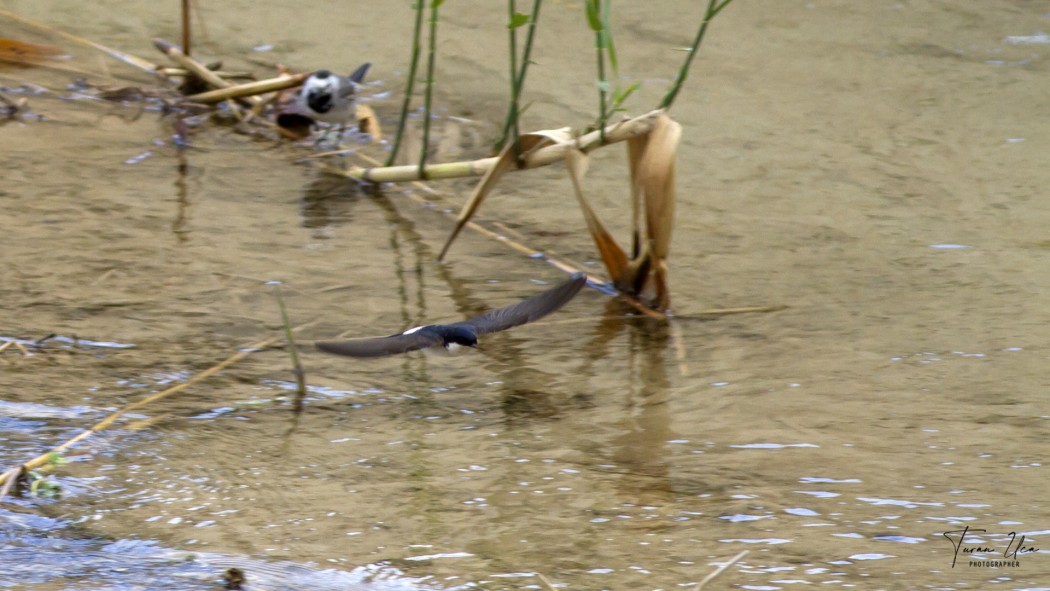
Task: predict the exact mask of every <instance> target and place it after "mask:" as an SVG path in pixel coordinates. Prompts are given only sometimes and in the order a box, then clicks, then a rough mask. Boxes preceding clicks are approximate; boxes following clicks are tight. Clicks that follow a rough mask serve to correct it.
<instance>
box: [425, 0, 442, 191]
mask: <svg viewBox="0 0 1050 591" xmlns="http://www.w3.org/2000/svg"><path fill="white" fill-rule="evenodd" d="M444 2H445V0H430V32H429V39H428V42H429V43H428V47H427V85H426V92H425V93H424V96H423V148H422V149H421V150H420V152H419V174H420V177H421V178H424V179H425V178H427V177H426V165H427V152H428V151H429V149H430V120H431V118H432V117H431V111H430V109H431V101H432V99H433V96H434V60H435V57H436V56H437V24H438V9H439V8H441V5H442V4H443V3H444Z"/></svg>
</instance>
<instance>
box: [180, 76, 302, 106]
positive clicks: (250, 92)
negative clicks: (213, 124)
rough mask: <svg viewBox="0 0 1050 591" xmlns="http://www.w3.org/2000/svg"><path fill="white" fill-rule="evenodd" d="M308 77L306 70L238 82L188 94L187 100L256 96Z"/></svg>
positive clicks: (296, 84) (299, 81)
mask: <svg viewBox="0 0 1050 591" xmlns="http://www.w3.org/2000/svg"><path fill="white" fill-rule="evenodd" d="M307 77H309V74H308V73H305V72H304V73H300V74H292V75H289V74H281V75H280V76H277V77H276V78H268V79H266V80H257V81H255V82H248V83H245V84H238V85H236V86H228V87H226V88H219V89H216V90H209V91H208V92H201V93H198V94H191V95H190V96H187V97H186V99H185V100H187V101H189V102H193V103H204V104H211V103H218V102H221V101H224V100H227V99H233V98H240V97H245V96H255V95H258V94H263V93H266V92H274V91H277V90H284V89H285V88H292V87H293V86H299V85H300V84H302V83H303V82H304V81H305V80H306V79H307Z"/></svg>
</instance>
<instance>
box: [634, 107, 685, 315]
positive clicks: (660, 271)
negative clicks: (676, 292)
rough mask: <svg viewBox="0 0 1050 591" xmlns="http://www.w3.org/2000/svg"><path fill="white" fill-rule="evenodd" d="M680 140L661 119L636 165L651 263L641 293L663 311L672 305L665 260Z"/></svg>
mask: <svg viewBox="0 0 1050 591" xmlns="http://www.w3.org/2000/svg"><path fill="white" fill-rule="evenodd" d="M681 137H682V126H681V125H679V124H678V123H677V122H675V121H673V120H671V118H670V117H668V116H667V115H666V114H663V115H661V116H660V117H658V118H657V120H656V125H655V126H654V127H653V130H652V131H651V132H650V133H649V142H648V144H647V145H646V148H645V151H644V154H643V155H642V158H641V162H640V163H639V165H638V179H637V180H638V182H639V183H640V185H641V190H642V195H643V199H644V201H645V227H646V236H647V239H648V240H647V243H648V246H649V255H650V257H651V259H652V260H651V261H650V265H651V268H650V274H649V275H648V277H647V279H646V281H645V282H644V284H643V287H642V290H641V291H642V292H643V293H644V294H646V296H648V294H649V293H650V292H652V293H653V295H652V296H651V297H652V299H651V302H652V304H653V305H654V306H655V307H657V308H659V309H661V310H666V309H667V308H668V307H669V306H670V304H671V295H670V292H669V290H668V287H667V257H668V255H669V254H670V249H671V233H672V231H673V229H674V210H675V182H674V176H675V155H676V153H677V150H678V141H679V140H680V139H681Z"/></svg>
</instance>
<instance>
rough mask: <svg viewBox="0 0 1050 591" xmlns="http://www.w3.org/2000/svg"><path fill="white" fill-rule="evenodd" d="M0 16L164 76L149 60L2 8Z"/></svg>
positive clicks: (147, 71) (155, 74)
mask: <svg viewBox="0 0 1050 591" xmlns="http://www.w3.org/2000/svg"><path fill="white" fill-rule="evenodd" d="M0 16H3V17H6V18H8V19H10V20H13V21H15V22H17V23H21V24H23V25H26V26H27V27H32V28H34V29H37V30H40V31H45V32H47V33H50V34H53V35H58V36H59V37H62V38H63V39H66V40H67V41H72V42H74V43H77V44H80V45H84V46H87V47H91V48H92V49H96V50H98V51H101V52H102V53H104V54H106V55H108V56H110V57H112V58H113V59H115V60H118V61H121V62H124V63H125V64H128V65H129V66H133V67H135V68H138V69H140V70H142V71H144V72H146V73H148V74H153V75H154V76H159V77H161V78H164V75H163V74H162V73H161V72H160V71H159V70H160V66H158V65H157V64H154V63H153V62H150V61H149V60H145V59H142V58H140V57H138V56H134V55H131V54H129V53H124V52H122V51H117V50H116V49H111V48H109V47H106V46H105V45H102V44H101V43H95V42H94V41H89V40H87V39H85V38H83V37H78V36H76V35H73V34H72V33H67V32H65V31H62V30H60V29H56V28H54V27H52V26H50V25H46V24H44V23H41V22H39V21H35V20H33V19H29V18H25V17H22V16H18V15H17V14H14V13H13V12H10V11H7V10H4V9H2V8H0Z"/></svg>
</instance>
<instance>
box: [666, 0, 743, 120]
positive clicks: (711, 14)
mask: <svg viewBox="0 0 1050 591" xmlns="http://www.w3.org/2000/svg"><path fill="white" fill-rule="evenodd" d="M732 1H733V0H722V3H721V4H719V3H718V0H708V2H707V10H706V11H705V12H704V20H703V22H701V23H700V29H699V30H698V31H697V32H696V38H694V39H693V45H692V47H690V48H689V55H687V56H686V57H685V61H684V62H682V67H681V68H679V69H678V76H676V77H675V80H674V84H672V85H671V90H669V91H667V94H666V95H664V98H663V100H661V101H660V108H661V109H668V108H670V107H671V105H672V104H673V103H674V99H675V97H677V96H678V91H679V90H681V89H682V84H684V83H685V79H686V77H687V76H688V75H689V66H691V65H692V63H693V58H694V57H696V50H697V49H699V48H700V42H701V41H703V40H704V33H706V32H707V25H709V24H711V20H712V19H714V18H715V16H717V15H718V13H719V12H721V11H722V9H723V8H725V7H726V6H728V5H729V3H730V2H732Z"/></svg>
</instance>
